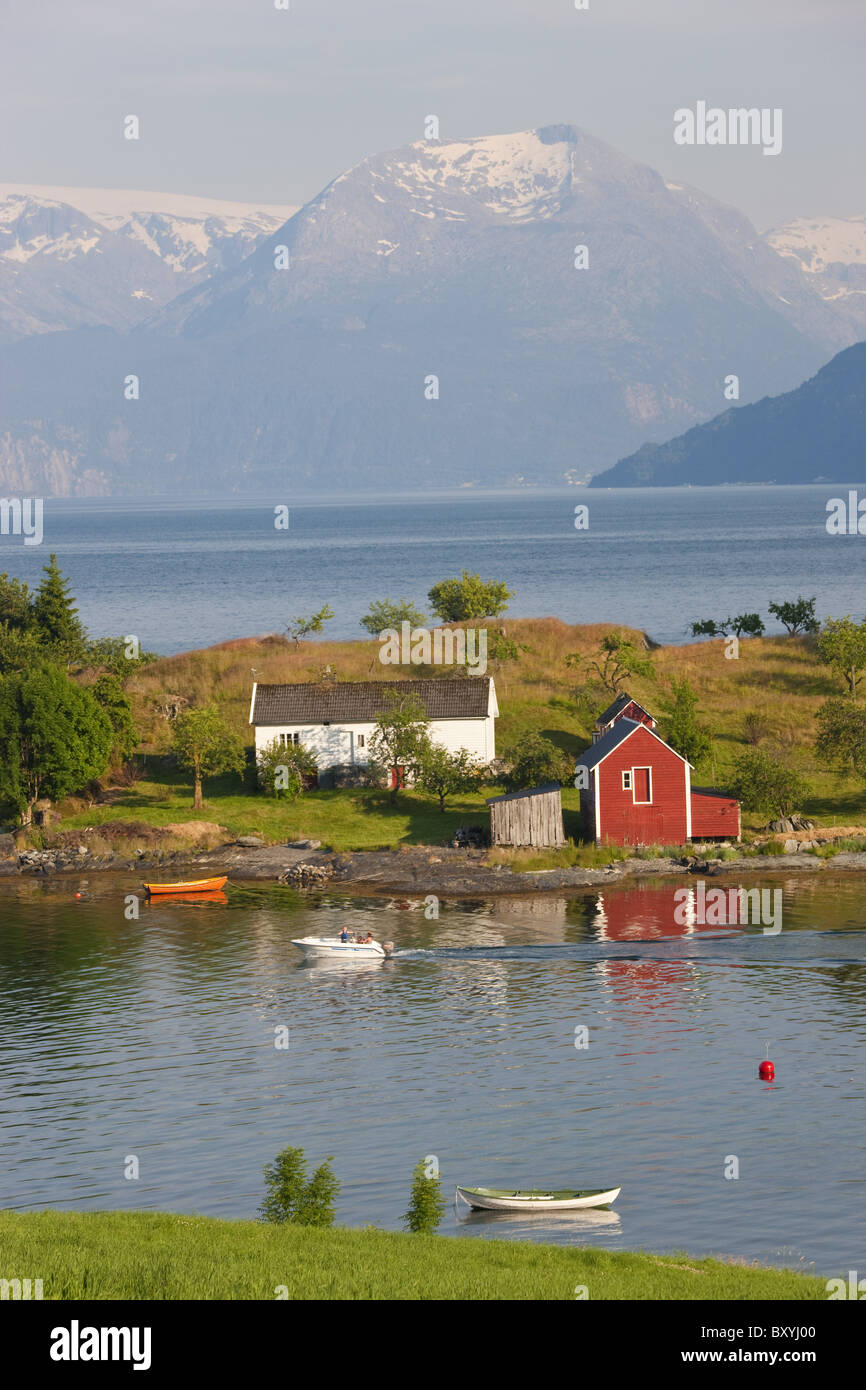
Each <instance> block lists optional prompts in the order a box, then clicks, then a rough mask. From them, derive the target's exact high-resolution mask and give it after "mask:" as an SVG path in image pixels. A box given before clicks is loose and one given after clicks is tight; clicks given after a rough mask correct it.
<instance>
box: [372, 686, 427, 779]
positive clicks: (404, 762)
mask: <svg viewBox="0 0 866 1390" xmlns="http://www.w3.org/2000/svg"><path fill="white" fill-rule="evenodd" d="M429 745H430V724H429V721H428V719H427V710H426V709H425V707H424V704H423V701H421V700H420V699H419V698H418V696H417V695H400V694H399V692H398V691H396V690H386V691H385V709H384V710H383V711H382V713H381V714H380V715H379V717H378V718H377V720H376V727H375V729H374V730H373V733H372V734H371V736H370V755H371V756H370V760H371V762H372V763H373V765H374V767H377V768H379V769H381V770H383V771H384V772H386V773H388V772H390V773H392V774H393V786H392V787H391V802H392V803H394V802H396V800H397V792H398V791H399V786H400V777H399V774H398V772H397V769H398V768H403V769H404V770H405V771H406V772H408V773H410V775H411V774H414V772H415V771H416V769H417V767H418V766H419V764H420V761H421V759H422V757H423V756H424V754H425V753H426V752H427V749H428V747H429Z"/></svg>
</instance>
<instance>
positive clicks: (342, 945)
mask: <svg viewBox="0 0 866 1390" xmlns="http://www.w3.org/2000/svg"><path fill="white" fill-rule="evenodd" d="M292 945H293V946H297V947H298V949H299V950H301V951H303V953H304V955H305V956H309V957H310V959H311V960H313V959H315V960H387V959H388V957H389V956H390V955H391V952H392V951H393V950H394V947H393V945H392V944H391V942H390V941H386V942H385V945H384V946H381V945H380V944H379V942H378V941H342V940H341V939H340V937H339V936H302V937H300V938H299V939H293V940H292Z"/></svg>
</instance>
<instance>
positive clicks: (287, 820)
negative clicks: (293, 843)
mask: <svg viewBox="0 0 866 1390" xmlns="http://www.w3.org/2000/svg"><path fill="white" fill-rule="evenodd" d="M497 790H500V789H497V788H495V787H488V788H487V789H486V791H485V792H483V793H481V794H479V795H477V796H471V797H458V798H456V799H455V800H454V801H453V802H452V803H451V804H450V805H449V806H448V808H447V810H446V811H445V812H444V813H443V812H441V811H440V810H439V802H438V800H437V798H436V797H433V796H427V795H425V794H424V793H422V792H414V791H402V792H400V794H399V797H398V799H397V804H396V806H392V805H391V803H390V801H389V798H388V793H387V792H385V791H378V790H375V789H366V788H365V789H359V790H351V789H344V790H340V791H314V792H307V793H305V794H304V795H302V796H301V797H299V798H298V800H297V801H294V802H292V801H287V800H284V799H281V798H280V799H278V798H276V797H269V796H262V795H260V794H259V793H256V792H253V791H252V790H250V791H248V792H246V791H244V790H242V787H241V783H240V779H239V778H237V777H224V778H214V779H211V780H210V781H206V782H205V786H204V801H205V804H204V809H203V810H201V811H193V809H192V783H191V782H189V781H188V780H187V779H185V778H184V777H183V775H182V774H180V773H178V772H171V773H169V774H166V775H163V774H161V773H158V772H154V773H151V778H150V780H142V781H140V782H138V783H136V785H135V786H134V787H133V788H131V789H129V790H128V791H118V792H116V793H115V792H113V793H112V794H111V795H112V799H111V801H110V802H108V803H105V804H102V805H95V806H92V807H89V808H88V809H87V810H82V811H76V812H75V814H73V815H69V816H65V817H64V819H63V821H62V823H61V824H60V826H59V827H58V828H59V829H61V830H76V829H81V828H82V827H84V826H104V827H106V828H107V829H109V830H110V827H111V825H112V823H116V822H129V821H131V820H134V821H141V822H143V823H144V824H146V825H151V826H156V827H159V826H164V825H169V824H172V823H173V822H182V821H192V820H199V821H210V822H216V823H217V824H218V825H224V826H225V827H226V829H228V830H229V831H231V832H232V834H233V835H261V836H263V837H264V838H265V839H266V840H268V841H270V842H273V843H279V842H281V841H286V840H299V839H316V840H321V841H322V844H323V845H324V846H326V847H327V848H329V849H334V850H353V849H390V848H392V847H394V846H396V845H399V844H407V845H419V844H429V845H444V844H446V843H447V841H448V840H449V839H450V838H451V837H452V835H453V834H454V831H455V830H456V829H457V827H458V826H459V825H462V824H463V823H464V821H465V822H467V823H471V824H478V825H482V826H486V825H487V824H488V813H487V807H486V805H485V801H484V797H485V795H487V796H495V795H496V793H497Z"/></svg>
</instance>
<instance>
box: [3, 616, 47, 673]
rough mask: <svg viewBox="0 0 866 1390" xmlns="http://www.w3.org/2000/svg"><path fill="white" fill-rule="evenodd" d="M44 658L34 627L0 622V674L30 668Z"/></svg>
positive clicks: (37, 664) (40, 662)
mask: <svg viewBox="0 0 866 1390" xmlns="http://www.w3.org/2000/svg"><path fill="white" fill-rule="evenodd" d="M44 659H45V653H44V650H43V645H42V642H41V641H40V638H39V634H38V632H36V631H35V629H33V628H24V627H17V626H14V625H13V624H11V623H3V622H0V675H6V674H8V673H9V672H10V671H28V670H32V668H33V667H34V666H39V665H41V664H42V662H44Z"/></svg>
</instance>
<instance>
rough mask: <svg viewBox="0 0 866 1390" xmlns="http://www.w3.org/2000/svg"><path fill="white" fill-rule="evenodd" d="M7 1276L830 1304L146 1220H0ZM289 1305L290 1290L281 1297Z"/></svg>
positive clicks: (633, 1260)
mask: <svg viewBox="0 0 866 1390" xmlns="http://www.w3.org/2000/svg"><path fill="white" fill-rule="evenodd" d="M0 1249H2V1252H3V1271H2V1277H4V1278H7V1279H12V1278H19V1279H24V1278H29V1279H38V1278H41V1279H42V1280H43V1296H44V1298H46V1299H137V1300H145V1299H273V1298H275V1297H277V1296H278V1295H277V1293H276V1291H277V1290H278V1289H286V1290H287V1291H288V1297H289V1298H291V1299H331V1300H339V1301H340V1302H343V1301H345V1300H346V1299H363V1300H365V1301H366V1300H369V1299H410V1300H418V1299H424V1300H426V1299H471V1300H477V1299H533V1300H538V1299H565V1300H569V1301H570V1300H573V1299H574V1298H575V1296H576V1294H575V1290H576V1289H577V1288H578V1287H580V1286H583V1287H585V1288H586V1290H587V1294H588V1297H589V1298H590V1299H596V1300H598V1299H630V1300H632V1299H633V1300H647V1299H648V1300H661V1299H664V1300H668V1299H699V1298H700V1299H704V1298H708V1299H786V1300H819V1299H826V1297H827V1291H826V1286H825V1281H824V1280H823V1279H817V1278H814V1277H811V1276H807V1275H804V1274H801V1273H798V1272H795V1271H792V1270H775V1269H763V1268H760V1267H757V1266H754V1265H745V1264H733V1263H727V1262H721V1261H718V1260H709V1259H692V1258H691V1257H690V1256H688V1255H670V1256H659V1255H648V1254H642V1253H632V1252H613V1251H607V1250H595V1249H581V1248H574V1247H572V1248H569V1247H564V1246H550V1245H535V1244H529V1243H525V1242H516V1241H500V1240H487V1239H483V1240H481V1239H465V1238H464V1239H456V1238H453V1237H447V1236H417V1235H403V1234H399V1233H395V1232H390V1231H379V1230H375V1229H372V1228H367V1229H365V1230H348V1229H344V1228H340V1227H335V1228H332V1229H327V1230H315V1229H310V1228H303V1227H296V1226H268V1225H263V1224H260V1223H257V1222H253V1221H218V1220H214V1219H212V1218H207V1217H200V1216H174V1215H167V1214H163V1213H149V1212H94V1213H79V1212H56V1211H43V1212H32V1213H20V1212H8V1211H0ZM281 1296H283V1297H285V1294H283V1295H281Z"/></svg>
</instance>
